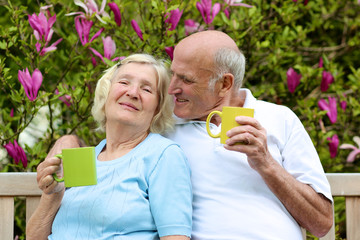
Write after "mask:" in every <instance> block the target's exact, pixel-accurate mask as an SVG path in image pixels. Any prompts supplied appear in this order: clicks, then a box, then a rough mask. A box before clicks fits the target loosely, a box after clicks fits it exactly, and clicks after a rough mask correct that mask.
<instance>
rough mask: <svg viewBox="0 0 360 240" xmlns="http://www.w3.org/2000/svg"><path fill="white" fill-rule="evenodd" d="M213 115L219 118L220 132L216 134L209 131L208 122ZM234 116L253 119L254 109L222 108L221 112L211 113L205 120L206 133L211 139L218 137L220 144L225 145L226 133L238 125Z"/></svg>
mask: <svg viewBox="0 0 360 240" xmlns="http://www.w3.org/2000/svg"><path fill="white" fill-rule="evenodd" d="M215 114H217V115H219V116H220V118H221V132H219V133H218V134H213V133H212V132H211V131H210V120H211V118H212V117H213V115H215ZM236 116H247V117H254V109H252V108H242V107H223V108H222V112H220V111H212V112H211V113H210V114H209V115H208V117H207V119H206V131H207V132H208V134H209V135H210V136H211V137H213V138H218V137H220V143H222V144H225V141H226V139H228V137H227V136H226V132H227V131H229V130H230V129H232V128H234V127H237V126H239V125H240V124H238V123H237V122H236V121H235V117H236Z"/></svg>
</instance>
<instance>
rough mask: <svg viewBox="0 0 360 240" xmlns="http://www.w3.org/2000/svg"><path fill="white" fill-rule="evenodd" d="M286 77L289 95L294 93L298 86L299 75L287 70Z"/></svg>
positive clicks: (290, 69)
mask: <svg viewBox="0 0 360 240" xmlns="http://www.w3.org/2000/svg"><path fill="white" fill-rule="evenodd" d="M286 76H287V85H288V89H289V91H290V92H291V93H294V92H295V89H296V87H297V86H298V85H299V84H300V79H301V77H302V76H301V74H298V73H296V72H295V70H294V69H293V68H289V70H288V71H287V72H286Z"/></svg>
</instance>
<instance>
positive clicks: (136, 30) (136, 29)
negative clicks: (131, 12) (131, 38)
mask: <svg viewBox="0 0 360 240" xmlns="http://www.w3.org/2000/svg"><path fill="white" fill-rule="evenodd" d="M131 26H132V27H133V29H134V30H135V32H136V34H137V35H138V36H139V38H140V39H141V41H144V38H143V34H142V31H141V29H140V27H139V25H138V23H137V22H136V21H135V20H131Z"/></svg>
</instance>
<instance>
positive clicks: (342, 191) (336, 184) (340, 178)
mask: <svg viewBox="0 0 360 240" xmlns="http://www.w3.org/2000/svg"><path fill="white" fill-rule="evenodd" d="M326 177H327V179H328V181H329V183H330V186H331V194H332V195H333V196H360V174H359V173H327V174H326ZM359 239H360V238H359Z"/></svg>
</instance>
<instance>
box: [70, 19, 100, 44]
mask: <svg viewBox="0 0 360 240" xmlns="http://www.w3.org/2000/svg"><path fill="white" fill-rule="evenodd" d="M93 24H94V23H93V21H91V20H86V19H84V18H80V17H79V16H78V17H75V28H76V31H77V33H78V35H79V38H80V42H81V44H82V45H83V46H85V45H86V44H87V43H91V42H92V41H94V39H96V38H97V37H99V36H100V34H101V33H102V32H103V31H104V28H101V29H100V30H99V31H98V32H97V33H95V35H94V36H93V37H92V38H91V39H90V41H89V37H90V36H89V35H90V30H91V27H92V25H93Z"/></svg>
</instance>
